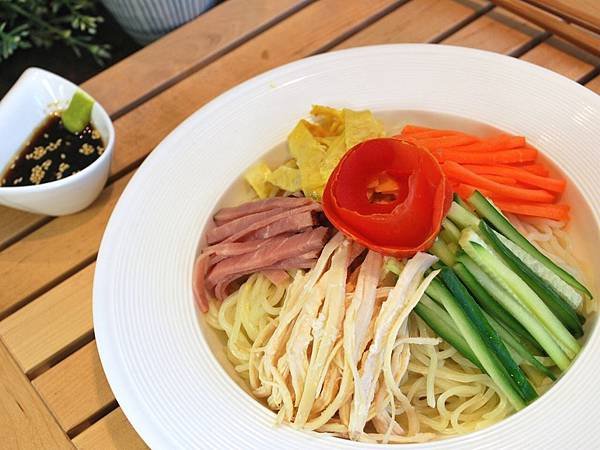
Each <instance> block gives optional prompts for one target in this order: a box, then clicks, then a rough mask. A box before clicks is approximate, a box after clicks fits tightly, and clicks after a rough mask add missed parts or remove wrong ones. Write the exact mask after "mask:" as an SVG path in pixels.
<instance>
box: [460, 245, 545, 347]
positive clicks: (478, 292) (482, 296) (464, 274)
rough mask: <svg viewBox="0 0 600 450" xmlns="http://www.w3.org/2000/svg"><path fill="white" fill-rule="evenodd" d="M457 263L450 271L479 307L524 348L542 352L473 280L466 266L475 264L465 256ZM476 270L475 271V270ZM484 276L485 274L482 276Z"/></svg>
mask: <svg viewBox="0 0 600 450" xmlns="http://www.w3.org/2000/svg"><path fill="white" fill-rule="evenodd" d="M458 261H459V262H458V263H457V264H455V265H454V266H453V267H452V269H454V272H456V274H457V275H458V277H459V278H460V280H461V281H462V282H463V283H464V285H465V286H467V289H469V291H471V293H472V294H473V297H475V300H476V301H477V303H479V306H481V308H482V309H483V310H484V311H485V312H486V313H487V314H489V315H490V316H492V317H493V318H494V319H496V320H498V321H499V322H500V323H502V324H503V325H504V326H505V327H506V328H507V329H509V330H510V331H511V332H512V333H513V334H514V335H516V336H517V337H518V338H519V339H520V340H521V341H522V343H523V345H524V346H525V347H527V349H528V350H529V351H530V352H531V353H536V354H539V353H540V352H543V351H544V350H543V349H542V348H541V347H540V345H539V344H538V343H537V341H536V340H535V339H534V338H533V337H532V336H531V334H529V332H528V331H527V330H526V329H525V328H524V327H523V325H521V324H520V323H519V321H518V320H517V319H515V318H514V317H513V316H512V315H511V314H510V313H509V312H508V311H506V309H504V308H503V307H502V306H501V305H500V304H499V303H498V302H497V301H496V300H494V297H493V296H492V295H490V293H489V291H488V290H486V288H484V287H483V286H482V285H481V283H480V282H479V281H477V279H476V278H475V276H474V274H472V273H471V272H470V271H469V269H468V268H467V267H466V264H468V265H470V266H473V265H475V263H474V262H473V260H472V259H471V258H469V257H468V256H467V255H466V254H464V253H463V254H461V255H460V256H459V257H458ZM475 270H476V269H475ZM484 276H485V274H484Z"/></svg>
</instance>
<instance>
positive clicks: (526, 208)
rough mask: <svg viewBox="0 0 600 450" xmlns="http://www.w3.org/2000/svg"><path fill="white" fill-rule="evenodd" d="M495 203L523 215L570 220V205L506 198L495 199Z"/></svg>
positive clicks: (503, 208) (505, 209) (505, 210)
mask: <svg viewBox="0 0 600 450" xmlns="http://www.w3.org/2000/svg"><path fill="white" fill-rule="evenodd" d="M494 204H495V205H496V206H497V207H498V208H500V209H501V210H502V211H504V212H509V213H514V214H520V215H523V216H534V217H544V218H546V219H553V220H561V221H565V222H566V221H568V220H569V210H570V208H569V206H568V205H565V204H556V205H553V204H550V205H549V204H534V203H517V202H511V201H506V200H494Z"/></svg>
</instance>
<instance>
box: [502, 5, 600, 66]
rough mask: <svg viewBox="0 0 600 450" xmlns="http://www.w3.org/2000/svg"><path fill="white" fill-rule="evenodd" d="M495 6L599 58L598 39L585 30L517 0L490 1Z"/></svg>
mask: <svg viewBox="0 0 600 450" xmlns="http://www.w3.org/2000/svg"><path fill="white" fill-rule="evenodd" d="M492 1H493V2H494V3H495V4H497V5H500V6H502V7H504V8H505V9H507V10H509V11H512V12H513V13H515V14H518V15H519V16H521V17H525V18H526V19H527V20H529V21H531V22H533V23H535V24H536V25H538V26H540V27H543V28H544V29H546V30H548V31H550V32H552V33H554V34H556V35H557V36H560V37H562V38H564V39H566V40H568V41H569V42H572V43H573V44H575V45H577V46H578V47H581V48H582V49H584V50H586V51H588V52H591V53H594V54H596V55H598V56H600V38H599V37H598V36H596V35H594V34H592V33H589V32H588V31H587V30H582V29H580V28H577V27H574V26H571V25H569V24H568V23H565V22H564V21H563V20H561V19H559V18H558V17H555V16H553V15H552V14H548V13H546V12H545V11H542V10H540V9H538V8H536V7H534V6H532V5H529V4H527V3H524V2H521V1H519V0H492Z"/></svg>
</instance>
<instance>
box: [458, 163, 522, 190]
mask: <svg viewBox="0 0 600 450" xmlns="http://www.w3.org/2000/svg"><path fill="white" fill-rule="evenodd" d="M465 167H469V166H465ZM471 167H473V166H471ZM486 167H488V166H486ZM490 167H494V166H490ZM473 172H475V173H479V172H477V171H475V170H474V171H473ZM479 174H480V175H483V176H484V177H485V178H487V179H488V180H492V181H495V182H496V183H500V184H506V185H507V186H516V185H517V184H518V183H517V180H515V179H514V178H510V177H505V176H502V175H495V174H487V173H485V174H484V173H479Z"/></svg>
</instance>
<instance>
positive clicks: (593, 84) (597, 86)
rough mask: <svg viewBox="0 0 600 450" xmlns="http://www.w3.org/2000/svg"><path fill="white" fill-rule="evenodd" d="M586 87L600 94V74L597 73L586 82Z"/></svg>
mask: <svg viewBox="0 0 600 450" xmlns="http://www.w3.org/2000/svg"><path fill="white" fill-rule="evenodd" d="M585 87H586V88H588V89H591V90H592V91H594V92H595V93H596V94H599V95H600V75H597V76H596V77H595V78H593V79H592V80H590V81H588V82H587V83H586V84H585Z"/></svg>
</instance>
